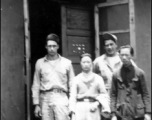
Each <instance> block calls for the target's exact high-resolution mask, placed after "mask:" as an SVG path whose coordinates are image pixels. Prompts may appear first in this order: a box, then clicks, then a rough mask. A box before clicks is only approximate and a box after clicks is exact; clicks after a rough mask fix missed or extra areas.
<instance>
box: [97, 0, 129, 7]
mask: <svg viewBox="0 0 152 120" xmlns="http://www.w3.org/2000/svg"><path fill="white" fill-rule="evenodd" d="M126 3H128V0H113V1H112V2H105V3H100V4H98V7H99V8H100V7H107V6H113V5H120V4H126Z"/></svg>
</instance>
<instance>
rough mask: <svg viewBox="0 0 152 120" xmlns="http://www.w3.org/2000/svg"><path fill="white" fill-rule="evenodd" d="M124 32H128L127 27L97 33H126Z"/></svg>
mask: <svg viewBox="0 0 152 120" xmlns="http://www.w3.org/2000/svg"><path fill="white" fill-rule="evenodd" d="M126 32H130V30H129V29H126V30H109V31H100V32H99V35H102V34H104V33H112V34H115V33H126Z"/></svg>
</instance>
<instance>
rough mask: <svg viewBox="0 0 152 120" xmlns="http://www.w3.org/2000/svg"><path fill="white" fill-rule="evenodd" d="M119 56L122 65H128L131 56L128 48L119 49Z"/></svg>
mask: <svg viewBox="0 0 152 120" xmlns="http://www.w3.org/2000/svg"><path fill="white" fill-rule="evenodd" d="M120 58H121V61H122V62H123V64H124V65H130V64H131V62H130V59H131V58H132V56H131V54H130V48H122V49H121V50H120Z"/></svg>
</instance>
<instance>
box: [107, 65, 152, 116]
mask: <svg viewBox="0 0 152 120" xmlns="http://www.w3.org/2000/svg"><path fill="white" fill-rule="evenodd" d="M121 68H122V67H121ZM121 68H120V69H118V70H117V71H116V72H115V73H114V75H113V80H112V88H111V93H110V97H111V112H113V113H115V114H116V115H117V116H119V117H122V118H127V117H131V118H139V117H143V116H144V114H145V113H151V105H150V97H149V94H148V89H147V86H146V80H145V74H144V71H143V70H141V69H140V68H137V67H134V70H135V75H134V77H133V79H132V80H131V82H130V83H129V86H128V87H127V86H126V85H125V84H124V81H123V79H122V77H121V75H120V73H121Z"/></svg>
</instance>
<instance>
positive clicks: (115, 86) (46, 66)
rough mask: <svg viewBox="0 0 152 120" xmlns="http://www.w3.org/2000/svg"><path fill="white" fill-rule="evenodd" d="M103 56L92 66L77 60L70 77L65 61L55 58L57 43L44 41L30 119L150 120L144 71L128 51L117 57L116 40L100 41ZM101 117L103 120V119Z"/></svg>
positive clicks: (88, 61) (49, 39)
mask: <svg viewBox="0 0 152 120" xmlns="http://www.w3.org/2000/svg"><path fill="white" fill-rule="evenodd" d="M103 40H104V48H105V51H106V53H105V54H103V55H102V56H100V57H98V58H96V59H95V60H94V61H93V60H92V57H91V55H90V54H89V53H84V54H82V55H81V56H80V65H81V68H82V72H81V73H80V74H78V75H77V76H75V74H74V70H73V67H72V63H71V61H70V60H68V59H66V58H64V57H62V56H60V55H59V54H58V52H57V51H58V49H59V37H58V36H57V35H56V34H52V33H51V34H49V35H48V36H47V38H46V46H45V47H46V49H47V53H48V54H47V55H46V56H45V57H43V58H41V59H39V60H37V62H36V65H35V73H34V80H33V85H32V97H33V104H34V105H35V111H34V113H35V116H37V117H40V116H41V118H42V120H70V119H71V120H101V119H102V120H103V119H112V120H150V119H151V118H150V114H151V110H150V108H151V106H150V99H149V94H148V90H147V86H146V81H145V74H144V72H143V70H141V69H140V68H138V67H137V65H136V64H135V63H134V62H133V60H132V56H133V54H134V51H133V48H132V47H131V46H129V45H126V46H122V47H120V49H119V51H117V37H116V36H115V35H113V34H109V33H106V34H104V35H103ZM102 116H103V117H102Z"/></svg>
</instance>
